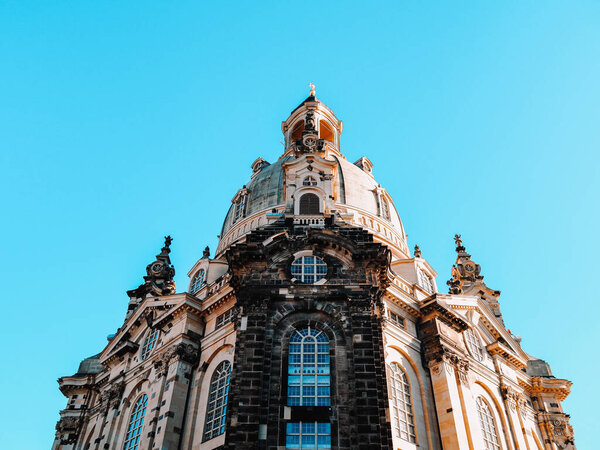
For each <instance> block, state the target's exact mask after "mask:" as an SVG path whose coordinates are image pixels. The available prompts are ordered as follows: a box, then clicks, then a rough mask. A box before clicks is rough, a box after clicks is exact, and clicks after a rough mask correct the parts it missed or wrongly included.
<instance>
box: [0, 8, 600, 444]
mask: <svg viewBox="0 0 600 450" xmlns="http://www.w3.org/2000/svg"><path fill="white" fill-rule="evenodd" d="M599 24H600V3H598V2H596V1H572V2H563V1H559V2H554V1H548V2H533V1H503V2H489V1H488V2H437V3H436V2H417V1H410V2H407V1H393V2H389V3H386V2H349V1H345V2H311V1H302V2H239V3H235V2H198V1H178V2H168V1H162V2H161V1H152V0H145V1H137V2H136V1H130V2H116V1H84V0H80V1H75V2H73V1H60V0H56V1H52V2H42V1H38V2H35V1H27V0H4V1H2V2H0V168H1V170H2V172H1V173H2V176H1V177H0V188H1V192H2V209H1V213H0V214H1V215H2V220H1V221H0V231H1V235H2V237H3V241H4V242H3V244H2V251H1V254H2V258H1V259H0V274H1V275H0V279H1V280H2V286H3V295H2V308H3V317H4V324H3V326H2V329H1V331H0V334H1V338H2V370H1V371H0V386H1V388H0V389H1V392H2V400H3V407H2V408H0V424H2V426H0V448H3V449H4V448H6V449H35V450H37V449H42V448H49V446H50V444H51V442H52V439H53V436H54V425H55V423H56V421H57V419H58V411H59V410H60V409H62V408H64V407H65V404H66V403H65V398H64V397H63V396H62V394H60V392H59V390H58V385H57V383H56V379H57V378H58V377H59V376H62V375H70V374H73V373H75V372H76V370H77V366H78V363H79V361H80V360H81V359H82V358H84V357H87V356H90V355H93V354H96V353H98V352H99V351H100V350H102V348H103V347H104V345H105V344H106V335H108V334H110V333H113V332H115V330H116V329H117V328H118V327H119V326H120V325H121V324H122V321H123V317H124V314H125V311H126V305H127V300H128V299H127V296H126V295H125V291H126V290H128V289H132V288H135V287H137V286H138V285H139V284H140V283H141V282H142V275H143V274H144V271H145V267H146V264H148V263H149V262H151V261H152V260H153V258H154V255H156V254H157V253H158V252H159V250H160V247H161V245H162V243H163V236H164V235H165V234H171V235H172V236H173V237H174V241H173V246H172V249H173V252H172V261H173V263H174V265H175V268H176V270H177V274H176V281H177V285H178V290H179V291H183V290H185V289H186V288H187V283H188V279H187V276H186V274H187V271H188V270H189V268H191V266H192V265H193V264H194V262H195V261H196V260H197V259H198V258H199V257H200V256H201V254H202V250H203V248H204V246H205V245H210V246H211V249H213V250H214V249H215V248H216V244H217V238H216V236H217V234H219V232H220V229H221V225H222V220H223V218H224V216H225V213H226V211H227V208H228V207H229V205H230V202H231V199H232V197H233V195H234V194H235V193H236V191H237V189H239V188H240V187H241V186H242V185H243V184H245V183H246V182H247V181H248V180H249V178H250V174H251V169H250V164H251V163H252V161H254V160H255V159H256V158H257V157H258V156H262V157H263V158H265V159H267V160H268V161H274V160H275V159H276V158H277V157H278V156H279V154H280V153H281V151H282V146H281V143H280V140H282V135H281V128H280V124H281V121H282V120H284V119H285V118H286V117H287V116H288V114H289V113H290V111H291V110H292V109H293V108H295V107H296V106H297V105H298V104H299V103H300V102H301V101H302V100H303V99H304V98H305V97H306V96H307V95H308V82H309V81H312V82H314V83H315V84H316V86H317V96H318V97H319V98H320V99H321V100H323V101H324V102H325V103H326V104H327V105H328V106H329V107H331V108H332V109H333V110H334V112H335V113H336V114H337V116H338V117H339V118H340V119H342V120H343V121H344V133H343V135H342V151H343V152H344V154H345V155H346V156H347V157H348V159H349V160H351V161H355V160H356V159H358V158H359V157H360V156H363V155H365V156H367V157H368V158H369V159H371V161H373V163H374V174H375V177H376V179H377V180H378V181H379V182H380V183H381V184H382V185H383V186H384V187H385V188H386V189H387V190H388V191H389V192H390V193H391V195H392V197H393V198H394V202H395V205H396V207H397V209H398V211H399V212H400V216H401V217H402V219H403V221H404V225H405V228H406V230H407V233H408V239H409V244H410V245H411V247H412V246H414V244H416V243H418V244H419V245H420V246H421V249H422V251H423V257H425V258H427V259H428V260H429V261H430V263H431V264H432V265H433V267H434V268H435V269H436V270H437V271H438V273H439V277H438V280H437V281H438V286H439V287H440V290H443V291H444V292H445V291H446V284H445V282H446V280H447V279H448V278H449V275H450V268H451V266H452V264H453V262H454V259H455V257H456V256H455V253H454V242H453V236H454V233H462V236H463V240H464V243H465V245H466V247H467V250H468V251H469V252H470V253H471V254H472V255H473V259H474V260H475V261H476V262H478V263H479V264H481V267H482V273H483V275H484V276H485V281H486V282H487V284H488V286H489V287H491V288H493V289H498V290H501V291H502V295H501V297H500V301H501V307H502V311H503V314H504V318H505V321H506V324H507V326H508V327H509V328H511V329H512V331H513V333H515V334H518V335H521V336H522V337H523V347H524V349H525V350H526V351H528V352H529V353H531V354H533V355H535V356H537V357H539V358H542V359H545V360H547V361H548V362H549V363H550V364H551V367H552V369H553V371H554V374H555V375H556V376H558V377H562V378H567V379H569V380H572V381H573V382H574V386H573V390H572V393H571V396H570V397H569V398H568V399H567V401H565V402H564V407H565V409H566V411H567V412H568V413H571V414H572V424H573V425H574V427H575V437H576V443H577V444H578V447H579V448H581V449H586V448H595V447H597V445H594V444H595V443H596V437H595V434H597V419H596V416H597V405H598V403H599V402H600V398H599V396H598V389H597V386H596V376H597V373H598V371H599V370H600V365H599V363H598V348H597V347H598V335H597V333H598V331H599V326H598V320H599V317H600V307H599V298H598V297H599V296H598V293H597V290H596V285H597V284H598V278H597V276H598V275H597V274H598V256H597V255H598V253H599V251H600V245H599V240H598V234H597V230H598V225H597V224H598V221H599V220H600V213H599V209H598V204H599V202H598V195H599V192H600V181H599V169H598V166H599V162H600V160H599V159H600V158H599V156H598V151H599V149H600V138H599V135H598V131H599V127H598V121H599V117H600V114H599V104H600V83H599V80H600V25H599Z"/></svg>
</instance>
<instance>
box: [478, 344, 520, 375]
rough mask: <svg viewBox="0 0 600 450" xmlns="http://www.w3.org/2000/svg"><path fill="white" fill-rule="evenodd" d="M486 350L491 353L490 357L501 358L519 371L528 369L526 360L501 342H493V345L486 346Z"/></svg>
mask: <svg viewBox="0 0 600 450" xmlns="http://www.w3.org/2000/svg"><path fill="white" fill-rule="evenodd" d="M486 349H487V351H488V352H489V353H490V355H498V356H500V357H501V358H502V359H504V360H505V361H507V362H508V363H510V364H511V365H513V366H515V367H516V368H517V369H519V370H521V369H524V368H526V367H527V361H526V360H525V361H523V359H522V358H520V357H519V356H518V355H517V354H516V353H515V352H513V351H512V349H511V348H510V347H509V346H508V345H506V344H504V343H502V342H500V341H496V342H492V343H491V344H489V345H488V346H486Z"/></svg>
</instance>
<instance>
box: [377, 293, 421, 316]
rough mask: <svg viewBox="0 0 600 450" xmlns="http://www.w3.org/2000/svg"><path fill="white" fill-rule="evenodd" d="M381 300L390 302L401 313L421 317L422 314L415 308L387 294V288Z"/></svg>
mask: <svg viewBox="0 0 600 450" xmlns="http://www.w3.org/2000/svg"><path fill="white" fill-rule="evenodd" d="M383 300H384V301H386V300H387V301H390V302H391V303H393V304H394V305H396V306H398V307H399V308H400V309H402V310H403V311H406V312H407V313H408V314H410V315H411V316H413V317H423V314H422V313H421V311H419V310H418V309H417V308H414V307H412V306H410V305H409V304H408V303H406V301H405V300H404V299H402V298H400V297H398V296H396V295H394V294H392V293H391V292H389V287H388V291H387V292H386V293H385V294H384V295H383Z"/></svg>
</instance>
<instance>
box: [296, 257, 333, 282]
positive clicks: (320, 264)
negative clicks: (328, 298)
mask: <svg viewBox="0 0 600 450" xmlns="http://www.w3.org/2000/svg"><path fill="white" fill-rule="evenodd" d="M291 272H292V275H293V276H294V278H297V279H298V280H300V281H302V282H303V283H315V282H317V281H319V280H322V279H323V278H325V275H327V264H326V263H325V261H323V260H322V259H321V258H318V257H317V256H301V257H300V258H298V259H297V260H295V261H294V262H293V263H292V268H291Z"/></svg>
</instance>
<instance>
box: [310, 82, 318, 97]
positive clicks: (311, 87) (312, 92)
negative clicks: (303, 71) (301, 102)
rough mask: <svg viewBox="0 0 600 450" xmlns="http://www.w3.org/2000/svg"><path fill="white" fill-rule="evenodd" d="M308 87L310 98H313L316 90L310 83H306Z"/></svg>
mask: <svg viewBox="0 0 600 450" xmlns="http://www.w3.org/2000/svg"><path fill="white" fill-rule="evenodd" d="M308 85H309V86H310V96H311V97H314V96H315V95H316V93H317V88H315V85H314V84H312V83H308Z"/></svg>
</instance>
